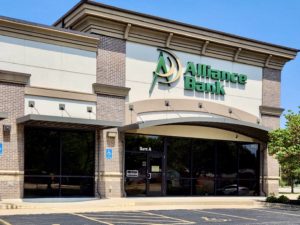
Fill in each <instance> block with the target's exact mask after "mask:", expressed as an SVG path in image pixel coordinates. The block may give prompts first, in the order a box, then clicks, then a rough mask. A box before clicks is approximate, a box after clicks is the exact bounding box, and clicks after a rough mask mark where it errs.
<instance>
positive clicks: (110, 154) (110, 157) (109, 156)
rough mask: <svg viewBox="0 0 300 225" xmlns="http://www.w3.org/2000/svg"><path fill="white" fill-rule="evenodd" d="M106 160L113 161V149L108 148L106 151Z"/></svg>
mask: <svg viewBox="0 0 300 225" xmlns="http://www.w3.org/2000/svg"><path fill="white" fill-rule="evenodd" d="M105 158H106V159H112V149H111V148H107V149H106V151H105Z"/></svg>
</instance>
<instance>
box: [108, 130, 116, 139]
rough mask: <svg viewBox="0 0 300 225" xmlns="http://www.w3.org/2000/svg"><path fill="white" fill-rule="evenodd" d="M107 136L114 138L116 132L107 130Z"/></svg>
mask: <svg viewBox="0 0 300 225" xmlns="http://www.w3.org/2000/svg"><path fill="white" fill-rule="evenodd" d="M107 137H109V138H115V137H117V132H114V131H109V132H107Z"/></svg>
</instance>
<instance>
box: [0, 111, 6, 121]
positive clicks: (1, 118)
mask: <svg viewBox="0 0 300 225" xmlns="http://www.w3.org/2000/svg"><path fill="white" fill-rule="evenodd" d="M6 118H8V113H5V112H0V120H4V119H6Z"/></svg>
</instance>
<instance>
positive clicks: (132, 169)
mask: <svg viewBox="0 0 300 225" xmlns="http://www.w3.org/2000/svg"><path fill="white" fill-rule="evenodd" d="M125 160H126V161H125V162H126V169H125V173H126V174H125V176H126V179H125V189H126V193H127V196H161V195H162V180H163V179H162V155H161V154H157V153H151V152H147V153H133V152H128V153H126V157H125Z"/></svg>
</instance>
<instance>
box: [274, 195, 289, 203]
mask: <svg viewBox="0 0 300 225" xmlns="http://www.w3.org/2000/svg"><path fill="white" fill-rule="evenodd" d="M277 201H278V203H288V202H289V201H290V199H289V198H288V197H286V196H285V195H281V196H279V198H278V199H277Z"/></svg>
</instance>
